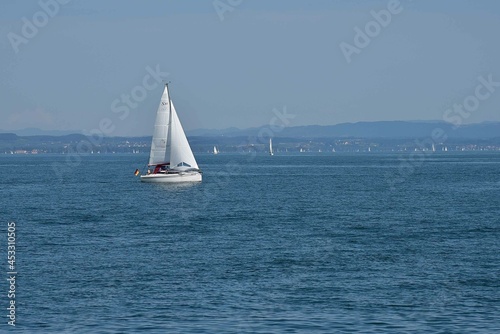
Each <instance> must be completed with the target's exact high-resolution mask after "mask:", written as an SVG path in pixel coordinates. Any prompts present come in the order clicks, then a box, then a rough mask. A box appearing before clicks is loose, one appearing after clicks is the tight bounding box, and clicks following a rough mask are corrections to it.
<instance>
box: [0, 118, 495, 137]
mask: <svg viewBox="0 0 500 334" xmlns="http://www.w3.org/2000/svg"><path fill="white" fill-rule="evenodd" d="M436 128H440V129H442V130H443V131H444V132H445V133H446V135H447V136H448V137H449V138H456V139H460V138H463V139H491V138H496V137H500V122H484V123H476V124H468V125H462V126H460V127H456V128H455V127H454V126H453V125H452V124H449V123H445V122H442V121H413V122H411V121H382V122H358V123H341V124H336V125H307V126H291V127H285V128H283V129H282V130H281V131H269V130H270V129H271V127H270V126H261V127H256V128H248V129H238V128H234V127H233V128H227V129H222V130H216V129H196V130H190V131H187V132H186V134H187V135H188V136H189V137H205V138H207V137H226V138H227V137H256V136H258V135H259V133H263V134H264V136H269V134H270V133H271V134H272V135H273V137H277V138H301V139H304V138H311V139H312V138H366V139H369V138H381V139H403V138H426V137H430V136H431V134H432V132H433V131H434V130H435V129H436ZM271 130H272V129H271ZM2 132H4V133H2ZM5 132H8V133H5ZM13 135H14V136H16V135H17V136H20V137H31V139H33V140H35V139H39V140H48V139H49V138H50V137H61V138H65V139H67V140H70V141H72V140H79V139H81V138H85V136H84V135H82V134H81V133H78V132H77V131H69V132H68V131H45V130H40V129H33V128H31V129H23V130H18V131H2V130H0V140H7V138H10V140H14V137H12V136H13ZM6 136H7V137H6ZM9 136H10V137H9ZM111 138H117V139H118V138H137V137H133V136H127V137H111ZM144 138H150V136H149V137H144Z"/></svg>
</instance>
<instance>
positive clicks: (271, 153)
mask: <svg viewBox="0 0 500 334" xmlns="http://www.w3.org/2000/svg"><path fill="white" fill-rule="evenodd" d="M269 155H274V152H273V140H272V138H269Z"/></svg>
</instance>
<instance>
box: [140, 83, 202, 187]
mask: <svg viewBox="0 0 500 334" xmlns="http://www.w3.org/2000/svg"><path fill="white" fill-rule="evenodd" d="M141 181H143V182H154V183H177V182H200V181H201V170H200V169H199V168H198V164H197V163H196V159H195V158H194V155H193V151H192V150H191V147H190V146H189V142H188V140H187V138H186V134H185V133H184V129H183V128H182V125H181V122H180V121H179V117H178V116H177V112H176V111H175V107H174V104H173V103H172V100H171V99H170V94H169V91H168V84H165V89H164V90H163V95H162V96H161V101H160V105H159V107H158V111H157V112H156V121H155V127H154V132H153V140H152V142H151V153H150V154H149V163H148V170H147V174H145V175H141Z"/></svg>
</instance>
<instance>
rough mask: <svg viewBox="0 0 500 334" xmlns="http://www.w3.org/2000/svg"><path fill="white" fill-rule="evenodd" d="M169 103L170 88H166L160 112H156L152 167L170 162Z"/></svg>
mask: <svg viewBox="0 0 500 334" xmlns="http://www.w3.org/2000/svg"><path fill="white" fill-rule="evenodd" d="M168 101H169V95H168V88H167V86H165V89H164V90H163V95H162V96H161V101H160V105H159V107H158V111H157V112H156V121H155V128H154V132H153V140H152V142H151V153H150V154H149V164H150V165H156V164H161V163H166V162H169V158H170V152H169V150H168V149H167V138H168V130H169V125H170V124H169V116H170V105H169V103H168ZM168 146H170V145H168Z"/></svg>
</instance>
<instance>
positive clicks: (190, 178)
mask: <svg viewBox="0 0 500 334" xmlns="http://www.w3.org/2000/svg"><path fill="white" fill-rule="evenodd" d="M141 181H142V182H149V183H179V182H201V173H199V172H180V173H178V174H161V173H158V174H149V175H141Z"/></svg>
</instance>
